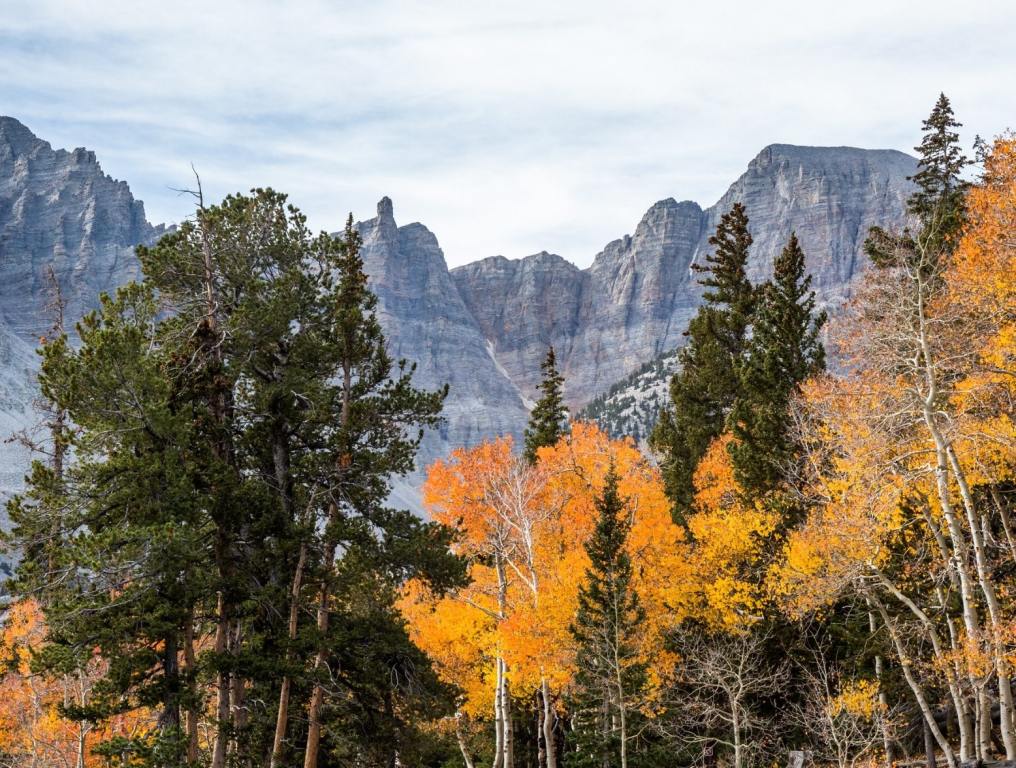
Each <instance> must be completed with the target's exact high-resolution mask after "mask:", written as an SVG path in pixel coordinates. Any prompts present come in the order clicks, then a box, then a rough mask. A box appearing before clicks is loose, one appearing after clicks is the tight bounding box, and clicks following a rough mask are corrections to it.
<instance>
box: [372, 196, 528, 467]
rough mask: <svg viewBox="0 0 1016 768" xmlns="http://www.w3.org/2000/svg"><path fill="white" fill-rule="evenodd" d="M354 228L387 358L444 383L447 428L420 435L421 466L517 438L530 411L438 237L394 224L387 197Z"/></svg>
mask: <svg viewBox="0 0 1016 768" xmlns="http://www.w3.org/2000/svg"><path fill="white" fill-rule="evenodd" d="M357 229H358V230H359V232H360V235H361V237H362V238H363V251H362V256H363V259H364V268H365V271H366V272H367V275H368V276H369V284H370V287H371V290H373V291H374V293H375V294H376V295H377V297H378V320H379V321H380V322H381V325H382V327H383V328H384V331H385V336H386V338H387V341H388V350H389V353H390V354H391V356H392V357H393V358H394V359H396V360H398V359H400V358H405V359H406V360H408V361H410V362H412V363H415V364H416V366H417V368H416V373H415V375H414V381H415V382H416V384H417V386H420V387H424V388H427V389H437V388H439V387H441V386H443V385H444V384H448V388H449V396H448V399H447V401H446V406H445V410H444V416H445V423H444V424H443V425H442V426H441V428H440V429H438V430H436V431H432V432H431V433H429V434H428V435H426V437H425V440H424V450H423V454H424V457H425V461H429V460H431V459H433V458H436V457H438V456H443V455H445V454H447V453H448V451H449V450H451V449H452V448H455V447H458V446H463V445H475V444H476V443H478V442H480V441H482V440H483V439H485V438H488V437H490V436H492V435H499V434H505V433H512V434H516V435H518V434H519V431H520V428H521V427H520V425H522V426H524V425H525V422H526V419H527V415H528V410H527V408H526V406H525V405H524V404H523V401H522V396H521V394H520V392H519V390H518V389H517V387H516V386H515V385H514V384H513V383H512V381H511V380H510V379H509V377H508V375H506V373H505V372H504V371H503V370H501V369H500V368H499V366H498V364H497V362H496V360H495V359H494V356H493V354H492V353H491V350H490V349H489V347H488V343H487V341H486V337H485V335H484V333H483V332H481V330H480V327H479V326H478V325H477V321H476V319H475V318H474V317H473V315H472V313H471V312H470V311H469V309H468V308H467V307H466V305H465V304H464V303H463V301H462V299H461V297H460V296H459V292H458V289H457V288H456V286H455V283H454V282H453V280H452V277H451V275H450V273H449V272H448V266H447V264H446V263H445V259H444V254H443V253H442V252H441V248H440V246H438V243H437V238H436V237H434V235H433V234H431V232H430V230H428V229H427V228H426V227H425V226H423V225H422V224H408V225H406V226H403V227H399V226H397V225H396V223H395V218H394V215H393V211H392V203H391V200H389V199H388V198H387V197H386V198H384V199H383V200H381V202H380V203H378V207H377V216H376V217H375V218H373V219H370V220H369V221H365V222H362V223H360V224H357Z"/></svg>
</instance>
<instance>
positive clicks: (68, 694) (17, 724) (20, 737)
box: [0, 599, 151, 768]
mask: <svg viewBox="0 0 1016 768" xmlns="http://www.w3.org/2000/svg"><path fill="white" fill-rule="evenodd" d="M45 633H46V626H45V619H44V617H43V614H42V611H41V610H40V608H39V605H38V604H37V603H36V602H35V601H34V600H31V599H28V600H22V601H20V602H18V603H15V604H14V605H13V606H11V608H10V610H9V611H8V613H7V615H6V616H5V617H4V620H3V631H2V635H0V756H2V757H3V759H4V760H5V761H6V762H4V765H10V766H18V767H21V766H24V768H29V767H30V766H31V767H33V768H34V767H35V766H47V767H49V766H75V765H78V755H79V750H80V751H81V752H82V754H83V756H84V763H83V764H84V765H85V766H98V765H100V764H101V761H100V759H99V758H97V757H95V756H93V755H92V753H91V752H92V748H93V747H94V746H96V745H97V744H99V743H100V742H102V741H105V740H107V739H109V738H111V737H113V736H118V735H120V736H131V735H134V734H136V733H137V732H138V731H139V730H143V729H145V728H146V727H148V726H150V725H151V723H150V721H149V719H148V718H147V716H146V715H145V714H144V713H134V714H131V715H123V716H119V717H114V718H112V719H110V720H109V721H107V722H105V723H103V724H102V725H101V726H95V725H92V724H90V723H79V722H74V721H71V720H68V719H66V718H64V717H62V716H61V714H60V705H61V704H63V705H70V704H79V705H80V704H82V703H84V702H85V701H87V698H88V696H89V694H90V691H91V687H92V685H93V683H94V681H95V680H96V679H97V678H98V677H99V673H100V672H101V670H102V664H103V663H102V660H101V659H99V658H98V657H95V658H93V659H92V660H91V661H90V662H89V663H88V664H87V665H86V667H85V668H84V669H82V670H79V671H77V672H75V673H73V674H62V675H61V674H53V673H40V672H35V671H33V669H32V660H33V657H34V654H35V652H36V651H37V650H38V649H39V648H40V647H41V646H42V643H43V640H44V638H45Z"/></svg>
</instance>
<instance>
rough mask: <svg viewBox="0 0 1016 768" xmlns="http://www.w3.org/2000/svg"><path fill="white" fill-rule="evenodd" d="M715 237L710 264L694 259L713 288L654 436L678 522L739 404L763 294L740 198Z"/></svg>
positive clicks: (709, 289) (690, 331)
mask: <svg viewBox="0 0 1016 768" xmlns="http://www.w3.org/2000/svg"><path fill="white" fill-rule="evenodd" d="M709 243H710V244H711V245H712V246H713V247H714V248H715V251H714V253H712V254H710V255H709V256H707V257H706V264H705V265H704V266H703V265H694V268H695V270H696V271H697V272H699V273H701V274H702V275H703V277H702V279H701V281H700V282H701V283H702V285H704V286H705V287H706V288H707V290H706V292H705V294H704V299H705V303H704V304H703V305H702V307H700V309H699V311H698V314H696V316H695V317H694V318H692V320H691V323H689V325H688V330H687V331H686V333H685V335H686V336H687V337H688V341H687V343H686V345H685V346H684V347H683V348H682V349H681V351H680V353H679V362H680V370H679V371H678V372H677V373H676V374H675V375H674V377H673V379H672V380H671V383H670V407H668V408H664V409H662V411H661V414H660V420H659V422H658V423H657V425H656V427H655V429H654V430H653V434H652V436H651V438H650V444H651V445H652V447H653V449H654V450H656V451H657V452H659V453H660V454H661V465H662V469H663V476H664V480H665V482H666V486H667V493H668V495H669V496H670V499H671V501H672V502H673V504H674V515H675V519H677V520H679V521H680V520H684V519H685V518H686V516H687V513H688V510H689V508H690V506H691V500H692V496H693V493H694V489H693V487H692V478H693V476H694V473H695V467H696V466H697V465H698V462H699V460H700V459H701V458H702V456H703V455H705V452H706V450H707V449H708V448H709V444H710V443H711V442H712V441H713V439H715V438H716V437H717V436H718V435H719V434H720V433H721V432H722V431H723V428H724V424H725V422H726V418H727V414H728V413H729V411H730V408H731V407H732V406H733V404H734V399H735V397H736V395H737V391H738V387H739V380H738V374H737V368H738V364H739V361H740V359H741V356H742V354H743V352H744V346H745V341H746V339H747V335H748V328H749V326H750V323H751V317H752V313H753V312H754V309H755V304H756V298H757V297H756V290H755V288H754V287H753V286H752V284H751V282H750V281H749V280H748V278H747V275H746V272H745V268H746V265H747V263H748V249H749V248H750V246H751V235H750V234H749V232H748V216H747V214H746V213H745V210H744V207H743V206H742V205H741V204H740V203H735V204H734V207H733V208H732V209H731V211H730V212H729V213H727V214H724V216H723V217H722V218H721V220H720V224H719V226H718V227H717V228H716V234H714V235H713V236H712V237H710V238H709Z"/></svg>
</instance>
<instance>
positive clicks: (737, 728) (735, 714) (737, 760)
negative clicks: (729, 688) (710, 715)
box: [730, 699, 744, 768]
mask: <svg viewBox="0 0 1016 768" xmlns="http://www.w3.org/2000/svg"><path fill="white" fill-rule="evenodd" d="M738 709H739V707H738V704H737V702H736V701H734V700H733V699H731V701H730V727H731V728H732V729H733V732H734V768H744V756H743V755H742V751H743V748H742V746H741V715H740V712H739V711H738Z"/></svg>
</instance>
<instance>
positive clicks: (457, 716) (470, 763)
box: [455, 712, 475, 768]
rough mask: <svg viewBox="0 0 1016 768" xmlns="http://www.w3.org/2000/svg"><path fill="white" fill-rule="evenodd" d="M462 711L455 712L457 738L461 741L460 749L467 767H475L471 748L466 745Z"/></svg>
mask: <svg viewBox="0 0 1016 768" xmlns="http://www.w3.org/2000/svg"><path fill="white" fill-rule="evenodd" d="M462 717H463V715H462V712H456V713H455V740H456V741H457V742H458V743H459V751H460V752H461V753H462V762H464V763H465V766H466V768H475V766H474V765H473V758H472V757H470V756H469V748H468V747H467V746H466V737H465V736H463V735H462Z"/></svg>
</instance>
